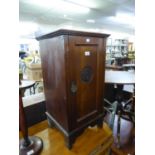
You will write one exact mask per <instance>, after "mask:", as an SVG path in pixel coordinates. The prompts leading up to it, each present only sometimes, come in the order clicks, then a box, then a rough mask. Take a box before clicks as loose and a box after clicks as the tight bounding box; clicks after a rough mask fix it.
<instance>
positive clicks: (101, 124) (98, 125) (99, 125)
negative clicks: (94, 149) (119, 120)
mask: <svg viewBox="0 0 155 155" xmlns="http://www.w3.org/2000/svg"><path fill="white" fill-rule="evenodd" d="M102 126H103V119H100V120H98V122H97V127H98V128H102Z"/></svg>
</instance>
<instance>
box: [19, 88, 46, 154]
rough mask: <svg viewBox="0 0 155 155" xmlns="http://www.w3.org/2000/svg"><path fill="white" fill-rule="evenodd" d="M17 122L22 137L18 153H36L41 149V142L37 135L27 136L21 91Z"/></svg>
mask: <svg viewBox="0 0 155 155" xmlns="http://www.w3.org/2000/svg"><path fill="white" fill-rule="evenodd" d="M19 123H20V129H21V132H22V134H23V139H21V140H20V143H19V155H37V154H39V152H40V151H41V150H42V147H43V142H42V140H41V139H40V138H39V137H36V136H32V137H29V136H28V128H27V124H26V118H25V112H24V108H23V102H22V96H21V91H20V93H19Z"/></svg>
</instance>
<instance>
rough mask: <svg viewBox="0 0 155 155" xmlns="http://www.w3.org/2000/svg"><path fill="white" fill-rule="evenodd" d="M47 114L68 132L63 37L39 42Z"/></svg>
mask: <svg viewBox="0 0 155 155" xmlns="http://www.w3.org/2000/svg"><path fill="white" fill-rule="evenodd" d="M40 53H41V61H42V72H43V80H44V88H45V97H46V109H47V112H48V113H49V114H50V115H51V116H52V117H53V118H54V119H55V121H56V122H57V123H58V124H59V125H60V126H61V127H62V128H63V129H65V130H66V131H68V122H67V110H66V102H67V101H66V99H67V98H66V74H65V50H64V37H63V36H59V37H55V38H51V39H45V40H41V41H40Z"/></svg>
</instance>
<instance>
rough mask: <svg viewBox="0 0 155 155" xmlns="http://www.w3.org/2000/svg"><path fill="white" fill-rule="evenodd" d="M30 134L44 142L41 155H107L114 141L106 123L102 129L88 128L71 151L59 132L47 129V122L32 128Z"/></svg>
mask: <svg viewBox="0 0 155 155" xmlns="http://www.w3.org/2000/svg"><path fill="white" fill-rule="evenodd" d="M44 127H45V128H44ZM40 129H42V130H40ZM37 130H38V131H37ZM29 133H30V134H31V135H33V134H35V135H37V136H39V137H41V139H42V140H43V141H44V147H43V150H42V152H41V153H40V155H107V154H108V151H109V149H110V147H111V145H112V143H113V140H114V139H113V135H112V131H111V129H110V128H109V127H108V125H107V124H106V123H103V124H102V128H97V127H96V126H95V127H92V128H87V129H86V130H85V131H84V132H83V133H82V134H81V135H80V136H79V137H78V138H77V140H76V141H75V143H74V145H73V147H72V149H71V150H69V149H67V148H66V146H65V140H64V137H63V135H62V134H61V132H60V131H59V130H57V129H55V128H52V129H51V128H48V127H47V121H45V122H42V123H39V124H36V125H34V126H33V127H30V129H29Z"/></svg>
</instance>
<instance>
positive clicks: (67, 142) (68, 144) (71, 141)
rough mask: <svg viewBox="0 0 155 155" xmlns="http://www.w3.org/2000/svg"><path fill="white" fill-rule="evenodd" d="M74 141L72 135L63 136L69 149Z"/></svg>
mask: <svg viewBox="0 0 155 155" xmlns="http://www.w3.org/2000/svg"><path fill="white" fill-rule="evenodd" d="M74 141H75V138H74V137H73V136H69V137H65V144H66V146H67V148H68V149H69V150H70V149H72V145H73V143H74Z"/></svg>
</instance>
